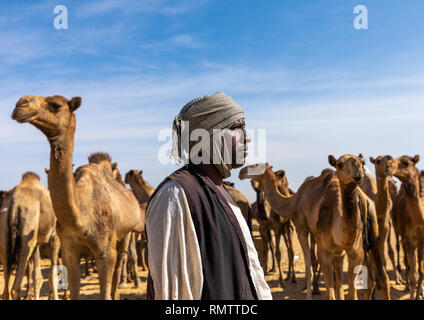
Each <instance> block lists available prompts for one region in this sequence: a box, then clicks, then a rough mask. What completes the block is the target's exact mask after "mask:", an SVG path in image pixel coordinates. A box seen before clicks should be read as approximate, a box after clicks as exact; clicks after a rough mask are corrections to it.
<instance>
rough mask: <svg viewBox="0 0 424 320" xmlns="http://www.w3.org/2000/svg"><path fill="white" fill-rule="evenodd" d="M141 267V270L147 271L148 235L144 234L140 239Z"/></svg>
mask: <svg viewBox="0 0 424 320" xmlns="http://www.w3.org/2000/svg"><path fill="white" fill-rule="evenodd" d="M140 266H141V270H143V271H146V235H145V234H144V233H142V234H141V237H140Z"/></svg>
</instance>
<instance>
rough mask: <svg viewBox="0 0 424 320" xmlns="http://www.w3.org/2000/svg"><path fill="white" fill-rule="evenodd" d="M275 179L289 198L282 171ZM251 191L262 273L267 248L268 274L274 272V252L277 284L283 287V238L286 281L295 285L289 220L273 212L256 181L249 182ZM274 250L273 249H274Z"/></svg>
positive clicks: (265, 269) (279, 187)
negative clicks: (269, 263)
mask: <svg viewBox="0 0 424 320" xmlns="http://www.w3.org/2000/svg"><path fill="white" fill-rule="evenodd" d="M275 176H276V178H277V187H278V189H279V191H280V192H281V193H282V194H283V195H285V196H289V195H290V194H291V192H290V189H289V188H288V182H287V178H286V176H285V172H284V170H278V171H276V172H275ZM251 184H252V187H253V189H254V190H255V192H256V202H255V203H254V204H253V206H252V207H254V209H253V212H254V217H255V219H256V220H257V221H258V222H259V232H260V235H261V241H262V248H261V252H263V255H262V256H261V265H262V268H263V269H264V272H265V273H267V272H268V248H269V250H270V251H271V256H272V268H271V270H270V272H274V270H275V263H274V250H275V259H276V260H277V267H278V272H279V283H280V286H281V287H283V276H282V271H281V250H280V238H281V236H283V238H284V242H285V244H286V247H287V255H288V259H289V270H288V273H287V278H286V281H288V280H291V281H292V283H296V282H297V281H296V275H295V271H294V250H293V243H292V240H293V239H292V238H293V227H292V226H291V222H290V219H288V218H283V217H280V216H279V215H278V214H276V213H275V212H274V211H273V210H272V207H271V205H270V204H269V202H268V201H267V199H266V197H265V194H264V192H263V191H261V189H260V188H259V183H258V182H257V181H254V180H251ZM271 231H272V232H273V233H274V238H275V247H273V245H272V237H271ZM274 248H275V249H274Z"/></svg>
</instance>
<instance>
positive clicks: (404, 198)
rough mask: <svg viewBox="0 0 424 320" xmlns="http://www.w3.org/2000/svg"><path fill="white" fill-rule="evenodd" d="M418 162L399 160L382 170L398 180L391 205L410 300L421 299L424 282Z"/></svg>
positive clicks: (422, 200) (423, 207) (423, 214)
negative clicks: (417, 276) (398, 189)
mask: <svg viewBox="0 0 424 320" xmlns="http://www.w3.org/2000/svg"><path fill="white" fill-rule="evenodd" d="M419 160H420V157H419V156H418V155H416V156H415V157H409V156H402V157H399V158H397V159H393V160H390V161H388V162H387V165H386V168H385V169H386V173H387V174H389V175H393V176H395V177H397V178H398V179H399V180H400V181H401V182H402V186H401V190H400V192H399V196H398V198H397V200H396V202H395V205H394V207H395V208H394V210H393V220H394V221H396V227H397V228H398V231H399V233H400V235H401V239H402V240H401V241H402V247H403V249H404V252H405V255H406V257H407V269H409V271H408V272H407V273H408V283H409V292H410V298H411V299H414V298H415V299H418V298H420V296H421V294H422V284H423V279H424V197H423V196H422V194H421V191H422V190H421V188H422V185H421V184H420V180H421V177H420V173H419V171H418V169H417V168H416V164H417V163H418V161H419ZM417 271H418V273H419V279H418V282H417V279H416V274H417Z"/></svg>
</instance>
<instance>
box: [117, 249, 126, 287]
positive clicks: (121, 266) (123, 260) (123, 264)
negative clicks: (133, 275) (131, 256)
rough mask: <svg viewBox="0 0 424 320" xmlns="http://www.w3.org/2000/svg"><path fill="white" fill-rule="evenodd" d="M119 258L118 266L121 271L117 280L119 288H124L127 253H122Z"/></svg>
mask: <svg viewBox="0 0 424 320" xmlns="http://www.w3.org/2000/svg"><path fill="white" fill-rule="evenodd" d="M118 260H119V266H118V268H119V269H120V270H121V271H122V273H121V278H120V281H119V288H126V287H127V284H128V272H127V271H128V270H127V266H128V254H127V253H126V252H123V253H122V257H121V256H119V257H118Z"/></svg>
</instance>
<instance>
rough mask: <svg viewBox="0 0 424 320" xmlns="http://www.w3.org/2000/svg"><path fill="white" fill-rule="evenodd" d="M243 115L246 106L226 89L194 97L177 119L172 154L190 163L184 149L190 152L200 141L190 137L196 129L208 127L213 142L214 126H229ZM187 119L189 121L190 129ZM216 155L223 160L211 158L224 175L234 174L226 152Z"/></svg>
mask: <svg viewBox="0 0 424 320" xmlns="http://www.w3.org/2000/svg"><path fill="white" fill-rule="evenodd" d="M243 118H244V113H243V109H242V108H241V107H240V106H239V105H238V104H237V103H236V102H235V101H234V100H233V99H232V98H231V97H229V96H227V95H225V94H224V93H222V92H217V93H215V94H213V95H211V96H209V95H206V96H203V97H199V98H195V99H193V100H191V101H190V102H189V103H187V104H186V105H185V106H184V107H183V108H182V109H181V111H180V113H179V114H178V115H177V116H176V117H175V119H174V124H173V128H172V152H171V156H172V157H173V158H174V159H175V160H176V162H178V163H182V162H185V163H188V158H186V157H185V156H184V155H183V151H185V152H187V154H188V155H189V154H190V153H189V151H190V150H191V149H192V147H193V145H194V144H195V143H197V141H189V137H190V135H191V133H192V132H193V130H195V129H205V130H207V131H208V132H209V136H210V141H211V142H212V141H213V139H212V135H213V129H221V130H223V129H228V128H229V127H230V126H231V125H232V124H233V123H234V122H235V121H237V120H241V119H243ZM184 123H188V124H189V128H188V130H187V128H186V126H185V125H184ZM183 140H185V141H189V146H184V144H183V145H182V141H183ZM187 147H189V150H186V148H187ZM214 156H215V158H216V157H219V161H212V158H211V161H212V162H211V163H213V164H214V166H215V167H216V168H217V169H218V171H219V172H220V173H221V175H222V176H223V177H224V179H225V178H228V177H229V176H230V175H231V174H230V170H231V169H232V166H231V163H228V161H224V155H222V154H219V155H214ZM211 157H212V156H211ZM216 162H220V163H216Z"/></svg>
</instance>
